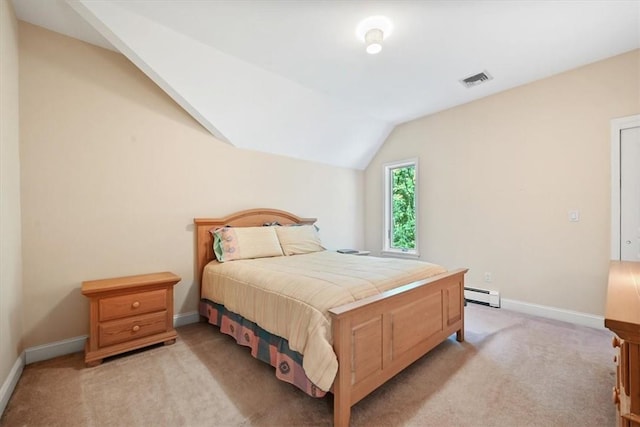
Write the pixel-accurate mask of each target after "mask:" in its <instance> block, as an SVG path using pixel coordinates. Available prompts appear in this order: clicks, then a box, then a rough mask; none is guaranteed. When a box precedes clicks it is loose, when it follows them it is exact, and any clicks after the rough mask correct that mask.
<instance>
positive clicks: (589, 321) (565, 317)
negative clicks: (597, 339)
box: [500, 298, 604, 329]
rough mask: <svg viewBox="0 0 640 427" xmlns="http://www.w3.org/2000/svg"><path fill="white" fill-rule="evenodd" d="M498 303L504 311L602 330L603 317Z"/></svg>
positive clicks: (560, 309) (519, 302)
mask: <svg viewBox="0 0 640 427" xmlns="http://www.w3.org/2000/svg"><path fill="white" fill-rule="evenodd" d="M500 302H501V305H502V308H503V309H505V310H511V311H517V312H520V313H525V314H532V315H534V316H540V317H546V318H547V319H554V320H561V321H563V322H569V323H573V324H576V325H582V326H588V327H590V328H596V329H604V317H602V316H595V315H593V314H588V313H582V312H579V311H573V310H565V309H562V308H556V307H550V306H548V305H539V304H531V303H528V302H522V301H517V300H513V299H508V298H502V299H501V300H500Z"/></svg>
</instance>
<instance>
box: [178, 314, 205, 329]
mask: <svg viewBox="0 0 640 427" xmlns="http://www.w3.org/2000/svg"><path fill="white" fill-rule="evenodd" d="M199 321H200V313H198V312H197V311H190V312H188V313H180V314H176V315H175V316H173V327H174V328H177V327H179V326H184V325H189V324H191V323H198V322H199Z"/></svg>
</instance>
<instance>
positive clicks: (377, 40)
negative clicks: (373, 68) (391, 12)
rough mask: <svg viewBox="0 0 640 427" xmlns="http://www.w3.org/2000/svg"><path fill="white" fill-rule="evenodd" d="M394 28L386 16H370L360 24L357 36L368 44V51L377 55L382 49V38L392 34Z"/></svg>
mask: <svg viewBox="0 0 640 427" xmlns="http://www.w3.org/2000/svg"><path fill="white" fill-rule="evenodd" d="M392 29H393V25H392V24H391V21H390V20H389V18H387V17H386V16H370V17H369V18H367V19H365V20H363V21H362V22H360V23H359V24H358V27H357V28H356V36H357V37H358V38H359V39H360V40H361V41H363V42H364V43H365V45H366V46H367V53H370V54H372V55H375V54H376V53H379V52H380V51H381V50H382V40H384V39H385V38H388V37H389V36H390V35H391V30H392Z"/></svg>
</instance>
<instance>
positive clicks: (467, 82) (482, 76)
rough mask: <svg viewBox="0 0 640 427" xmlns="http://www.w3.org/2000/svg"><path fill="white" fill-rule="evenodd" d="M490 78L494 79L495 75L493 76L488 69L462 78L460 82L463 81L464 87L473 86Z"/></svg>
mask: <svg viewBox="0 0 640 427" xmlns="http://www.w3.org/2000/svg"><path fill="white" fill-rule="evenodd" d="M489 80H493V77H491V74H489V73H488V72H487V71H483V72H481V73H478V74H474V75H473V76H469V77H466V78H464V79H461V80H460V83H462V85H463V86H464V87H473V86H478V85H479V84H481V83H484V82H488V81H489Z"/></svg>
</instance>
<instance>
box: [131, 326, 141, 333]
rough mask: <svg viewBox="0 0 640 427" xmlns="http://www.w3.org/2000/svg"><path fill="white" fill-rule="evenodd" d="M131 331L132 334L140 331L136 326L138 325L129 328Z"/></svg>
mask: <svg viewBox="0 0 640 427" xmlns="http://www.w3.org/2000/svg"><path fill="white" fill-rule="evenodd" d="M131 330H132V331H133V332H138V331H139V330H140V326H138V325H134V326H133V328H131Z"/></svg>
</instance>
